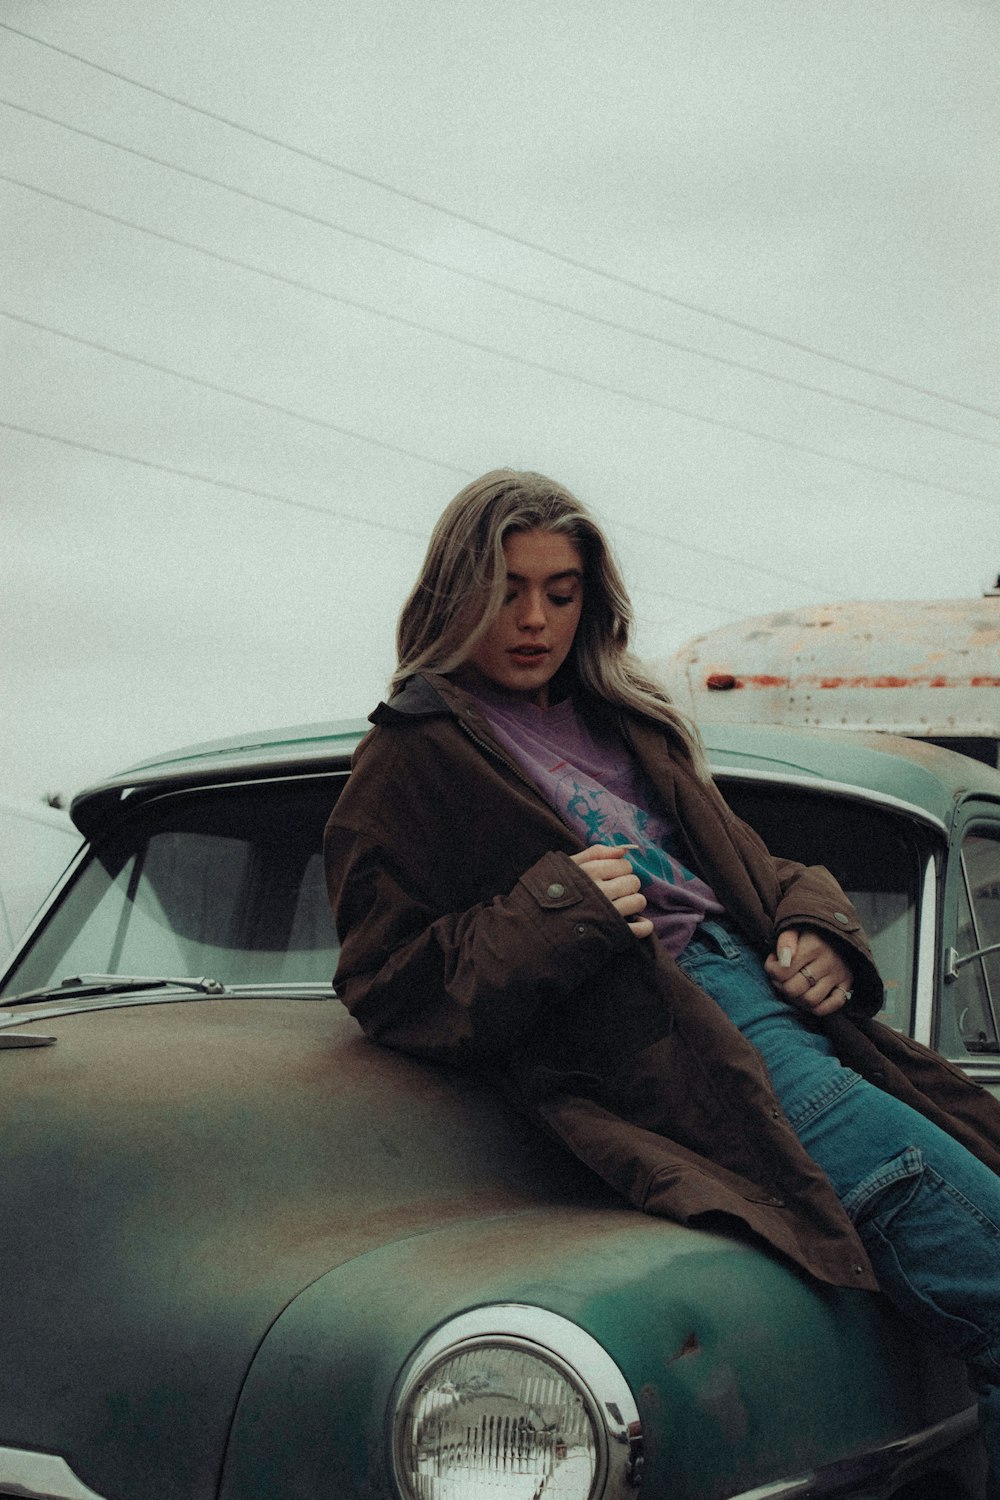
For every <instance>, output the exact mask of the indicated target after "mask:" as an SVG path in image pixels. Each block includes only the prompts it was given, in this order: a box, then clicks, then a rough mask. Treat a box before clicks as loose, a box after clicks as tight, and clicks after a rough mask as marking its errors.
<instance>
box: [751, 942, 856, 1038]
mask: <svg viewBox="0 0 1000 1500" xmlns="http://www.w3.org/2000/svg"><path fill="white" fill-rule="evenodd" d="M775 949H776V951H775V952H774V953H771V954H769V956H768V957H767V958H766V959H765V960H764V968H765V969H766V970H767V973H768V976H769V978H770V980H771V983H772V984H773V985H774V987H775V989H776V990H777V991H778V994H779V995H781V996H783V998H784V999H785V1000H788V1001H790V1002H791V1003H792V1005H797V1006H799V1008H800V1009H801V1010H805V1011H808V1012H809V1013H810V1015H813V1016H828V1015H830V1014H831V1013H832V1012H833V1011H835V1010H840V1008H841V1006H843V1005H846V1004H847V1001H848V1000H849V999H850V998H851V986H852V984H853V983H854V976H853V974H852V973H851V970H850V969H849V968H848V966H847V964H846V963H845V962H844V960H843V958H841V956H840V954H839V952H838V951H837V949H836V948H834V947H832V946H831V944H830V943H828V942H827V941H826V939H825V938H824V937H821V936H820V934H819V933H818V932H816V931H815V930H814V929H813V928H811V927H804V928H801V929H799V928H796V927H786V928H785V930H784V931H783V932H780V933H779V934H778V937H777V940H776V942H775Z"/></svg>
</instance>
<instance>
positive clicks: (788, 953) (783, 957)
mask: <svg viewBox="0 0 1000 1500" xmlns="http://www.w3.org/2000/svg"><path fill="white" fill-rule="evenodd" d="M791 961H792V950H791V948H779V949H778V962H779V964H780V965H781V967H782V968H783V969H787V968H788V965H789V964H790V963H791Z"/></svg>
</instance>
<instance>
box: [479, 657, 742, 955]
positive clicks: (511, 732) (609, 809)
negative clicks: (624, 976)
mask: <svg viewBox="0 0 1000 1500" xmlns="http://www.w3.org/2000/svg"><path fill="white" fill-rule="evenodd" d="M466 691H468V689H467V690H466ZM470 696H471V697H473V698H474V699H475V701H476V703H477V704H478V706H479V707H480V708H481V709H482V711H483V713H484V714H485V716H486V718H487V719H488V720H489V723H490V727H491V728H492V730H493V733H494V734H495V735H496V738H497V740H498V742H499V743H500V745H502V746H503V748H504V749H505V750H506V751H507V753H508V754H509V755H510V756H511V758H512V759H513V761H514V762H515V764H516V765H518V766H519V767H520V768H521V770H523V771H524V772H525V773H526V775H528V776H529V777H530V778H531V780H532V781H533V782H534V783H535V785H536V786H537V787H538V789H539V791H540V792H541V793H542V795H543V796H544V797H545V798H546V800H547V801H548V802H549V803H550V804H551V805H552V807H554V808H555V810H556V812H557V813H558V814H559V816H560V817H561V818H563V819H564V821H565V822H567V823H568V824H569V826H570V827H571V828H572V829H573V830H574V832H575V833H578V834H579V836H580V837H581V839H583V841H584V843H585V844H611V845H614V844H638V845H639V848H638V849H635V850H632V851H630V852H629V853H628V854H627V855H626V856H625V858H626V859H627V860H628V862H629V864H630V865H631V866H632V869H633V870H634V871H635V873H636V874H637V875H638V877H639V879H640V881H641V882H642V894H643V895H644V896H645V898H646V903H647V905H646V910H645V912H644V913H643V915H644V916H647V917H649V918H650V920H651V921H652V923H653V928H654V931H655V933H656V936H657V937H658V938H659V939H660V940H661V941H662V942H663V943H665V944H666V946H667V948H668V949H669V951H670V952H671V953H672V954H673V955H674V956H675V957H676V955H677V954H678V953H680V952H682V951H683V949H684V948H685V947H686V946H687V944H688V942H689V940H690V938H691V935H692V933H693V932H694V930H695V928H696V927H697V926H698V923H699V922H700V921H701V920H702V918H703V917H705V916H709V915H713V916H718V915H721V913H722V910H723V908H722V907H721V906H720V904H719V902H718V901H717V900H716V898H715V895H714V894H713V892H712V890H711V888H710V887H709V886H707V885H706V884H705V882H704V881H703V880H701V879H700V878H699V877H698V876H697V875H695V874H694V873H693V872H692V871H691V870H689V869H688V868H687V867H686V866H685V864H684V862H683V860H682V858H681V856H680V851H679V845H678V841H677V838H676V835H675V832H674V825H673V823H672V821H671V820H670V818H668V817H667V815H666V813H665V812H664V811H663V809H662V808H660V807H659V806H658V805H657V802H656V794H655V792H654V790H653V788H652V787H651V786H650V784H649V782H648V780H647V779H646V777H645V776H644V775H643V772H642V770H641V768H640V766H639V764H638V762H637V761H636V759H635V757H634V756H633V755H632V753H631V751H630V750H629V749H628V747H627V746H626V744H625V742H624V740H622V739H621V737H620V736H619V735H618V734H616V733H615V732H614V730H612V729H611V728H610V727H607V728H606V727H605V726H604V725H597V724H588V723H586V722H585V721H584V720H583V718H582V717H581V716H580V715H579V714H578V713H577V711H576V708H575V707H574V705H573V702H572V700H571V699H569V698H566V699H564V700H563V701H562V702H561V703H557V704H554V705H553V706H552V707H551V708H539V707H538V705H537V704H535V703H532V702H530V701H529V700H527V699H522V698H518V697H516V696H515V695H514V694H512V693H505V692H503V691H502V690H501V689H491V688H488V687H481V686H477V688H476V691H475V692H474V693H470Z"/></svg>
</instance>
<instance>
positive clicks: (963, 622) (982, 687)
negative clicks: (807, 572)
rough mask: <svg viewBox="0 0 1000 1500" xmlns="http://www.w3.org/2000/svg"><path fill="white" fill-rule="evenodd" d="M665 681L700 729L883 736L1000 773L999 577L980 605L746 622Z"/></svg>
mask: <svg viewBox="0 0 1000 1500" xmlns="http://www.w3.org/2000/svg"><path fill="white" fill-rule="evenodd" d="M661 672H662V675H663V676H664V678H665V680H666V682H667V686H668V687H669V689H670V692H671V694H672V696H673V698H674V701H675V702H676V703H677V705H678V707H679V708H682V709H684V710H685V711H686V712H688V713H690V714H691V715H692V717H693V718H694V719H695V720H697V722H698V723H700V724H704V725H712V724H739V723H751V722H753V723H768V724H783V725H813V726H817V727H821V728H827V729H830V728H833V729H881V730H887V731H890V732H892V733H893V734H902V735H908V736H910V737H912V738H918V739H924V740H930V741H932V742H933V743H935V744H939V745H945V746H947V747H949V748H951V749H954V750H960V751H961V752H962V753H963V754H965V755H973V756H975V757H976V758H977V759H978V760H983V761H986V763H987V764H989V765H993V766H996V765H1000V578H998V579H997V586H996V587H995V588H994V589H991V590H989V591H988V592H987V593H986V594H985V595H984V596H983V597H982V598H980V599H951V600H940V599H930V600H928V599H921V600H893V601H882V602H872V601H862V602H854V603H852V602H848V603H841V604H824V605H814V606H809V607H806V608H801V609H792V610H783V611H779V612H777V613H775V614H770V615H760V616H758V617H757V618H755V619H749V620H741V621H740V622H738V623H737V624H735V625H728V626H725V627H723V628H722V629H720V630H714V631H711V632H709V633H707V634H705V635H700V636H695V637H694V639H692V640H690V641H688V642H687V643H686V644H685V645H684V646H682V647H681V648H680V650H679V651H677V652H676V653H675V654H674V655H673V656H672V657H671V658H670V659H669V661H668V662H666V663H665V664H663V665H662V666H661Z"/></svg>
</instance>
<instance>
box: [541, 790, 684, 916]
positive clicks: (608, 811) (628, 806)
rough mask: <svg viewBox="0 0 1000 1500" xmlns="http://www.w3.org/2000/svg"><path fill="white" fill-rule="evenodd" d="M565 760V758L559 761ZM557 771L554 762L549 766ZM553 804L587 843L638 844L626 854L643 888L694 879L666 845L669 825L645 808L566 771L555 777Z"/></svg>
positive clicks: (669, 829)
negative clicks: (559, 808) (561, 805)
mask: <svg viewBox="0 0 1000 1500" xmlns="http://www.w3.org/2000/svg"><path fill="white" fill-rule="evenodd" d="M563 764H565V762H563ZM551 769H552V771H553V773H557V772H558V770H559V767H558V766H554V767H552V768H551ZM556 798H557V805H558V804H559V803H562V804H563V805H564V806H565V809H566V815H567V818H568V820H569V822H570V823H571V825H573V826H574V827H576V828H578V829H579V831H580V833H581V835H582V837H583V838H584V839H585V841H586V842H587V843H588V844H638V845H639V848H638V849H632V850H629V853H628V854H627V856H626V858H627V859H628V862H629V864H630V865H631V866H632V869H633V870H634V871H635V873H636V874H637V875H638V877H639V881H640V884H641V888H642V889H643V890H645V889H646V888H647V887H648V886H650V885H654V884H655V883H656V882H657V881H661V880H662V881H666V882H667V884H668V885H678V884H684V883H685V882H687V881H692V880H696V879H697V876H696V875H695V874H694V871H693V870H689V869H688V868H687V866H686V865H684V864H682V863H681V861H680V860H679V859H678V858H677V856H676V854H675V853H673V852H672V851H671V850H670V849H669V847H668V846H669V844H670V842H671V828H670V825H669V824H668V823H667V822H666V821H665V820H664V819H662V818H655V817H653V815H652V814H651V813H648V812H647V811H646V810H645V808H642V807H637V806H636V805H635V804H634V803H631V802H623V801H622V799H621V798H620V797H616V796H615V795H614V793H612V792H609V791H607V790H606V788H604V787H599V786H593V785H591V786H585V785H584V784H583V783H582V782H580V781H578V780H577V779H576V777H575V776H574V775H573V773H572V772H569V771H567V772H566V773H565V774H564V775H563V776H562V777H561V778H558V779H557V781H556Z"/></svg>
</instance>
